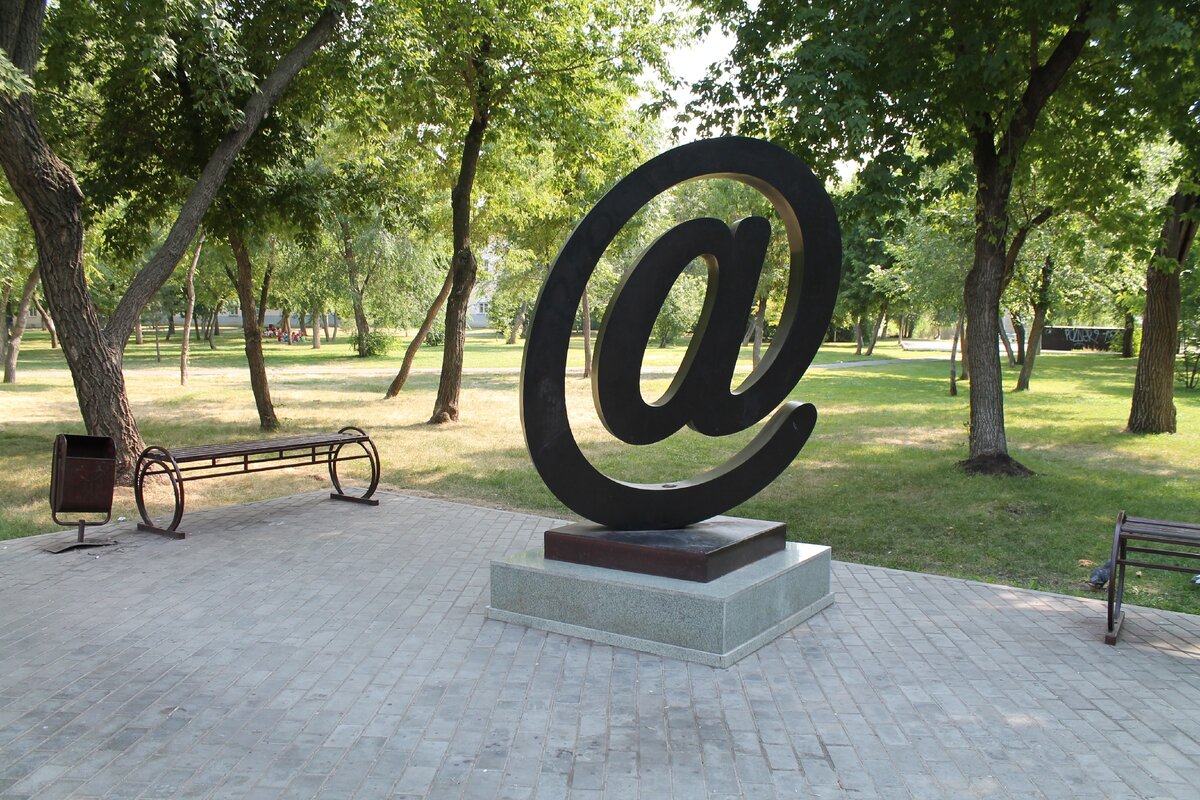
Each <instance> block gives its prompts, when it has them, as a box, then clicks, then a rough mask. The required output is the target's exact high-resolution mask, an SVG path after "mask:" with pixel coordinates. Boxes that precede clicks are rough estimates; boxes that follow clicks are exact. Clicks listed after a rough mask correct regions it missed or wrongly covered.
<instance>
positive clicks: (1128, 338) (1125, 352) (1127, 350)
mask: <svg viewBox="0 0 1200 800" xmlns="http://www.w3.org/2000/svg"><path fill="white" fill-rule="evenodd" d="M1133 325H1134V319H1133V314H1130V313H1129V312H1128V311H1126V312H1125V330H1124V331H1122V332H1121V358H1133Z"/></svg>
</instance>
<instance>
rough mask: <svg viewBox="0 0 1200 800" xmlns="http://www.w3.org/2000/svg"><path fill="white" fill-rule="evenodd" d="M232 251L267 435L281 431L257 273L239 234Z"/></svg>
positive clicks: (252, 371) (233, 239) (258, 403)
mask: <svg viewBox="0 0 1200 800" xmlns="http://www.w3.org/2000/svg"><path fill="white" fill-rule="evenodd" d="M229 247H230V249H232V250H233V258H234V261H236V262H237V290H238V302H239V303H241V306H242V333H243V334H244V335H245V337H246V363H247V364H248V365H249V367H250V388H251V390H252V391H253V392H254V404H255V406H257V407H258V424H259V427H261V428H262V429H263V430H264V431H273V430H275V429H276V428H278V427H279V420H278V419H277V418H276V417H275V407H274V406H273V405H272V404H271V388H270V386H268V384H267V362H266V360H265V359H264V358H263V351H262V329H261V328H259V327H258V315H257V314H255V309H254V272H253V269H252V265H251V263H250V253H249V251H248V250H247V249H246V243H245V242H244V241H243V240H242V238H241V237H240V236H238V235H237V234H230V235H229Z"/></svg>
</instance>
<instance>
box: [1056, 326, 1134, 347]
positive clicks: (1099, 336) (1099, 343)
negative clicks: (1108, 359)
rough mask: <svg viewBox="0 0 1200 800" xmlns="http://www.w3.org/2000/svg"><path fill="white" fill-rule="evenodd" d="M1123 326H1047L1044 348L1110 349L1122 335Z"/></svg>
mask: <svg viewBox="0 0 1200 800" xmlns="http://www.w3.org/2000/svg"><path fill="white" fill-rule="evenodd" d="M1122 333H1124V331H1123V330H1122V329H1121V328H1074V327H1070V328H1067V327H1053V326H1047V327H1046V328H1045V330H1043V331H1042V349H1043V350H1108V349H1110V348H1111V347H1112V343H1113V340H1114V339H1116V338H1117V337H1118V336H1121V335H1122Z"/></svg>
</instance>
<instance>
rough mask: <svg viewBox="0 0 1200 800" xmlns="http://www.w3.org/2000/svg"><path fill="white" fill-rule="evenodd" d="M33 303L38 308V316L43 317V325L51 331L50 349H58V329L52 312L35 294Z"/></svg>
mask: <svg viewBox="0 0 1200 800" xmlns="http://www.w3.org/2000/svg"><path fill="white" fill-rule="evenodd" d="M33 305H34V307H35V308H37V312H38V316H40V317H41V318H42V327H43V328H45V329H46V330H47V331H49V332H50V349H51V350H57V349H58V329H57V328H55V327H54V320H53V319H52V318H51V317H50V312H48V311H47V310H46V307H45V306H43V305H42V301H41V300H38V299H37V295H36V294H35V295H34V296H33Z"/></svg>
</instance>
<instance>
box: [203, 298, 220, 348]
mask: <svg viewBox="0 0 1200 800" xmlns="http://www.w3.org/2000/svg"><path fill="white" fill-rule="evenodd" d="M220 313H221V307H220V306H217V307H216V308H214V309H213V310H212V311H210V312H208V319H206V320H205V321H204V341H206V342H208V349H209V350H216V349H217V342H216V340H215V339H213V331H214V330H216V328H217V315H218V314H220Z"/></svg>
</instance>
